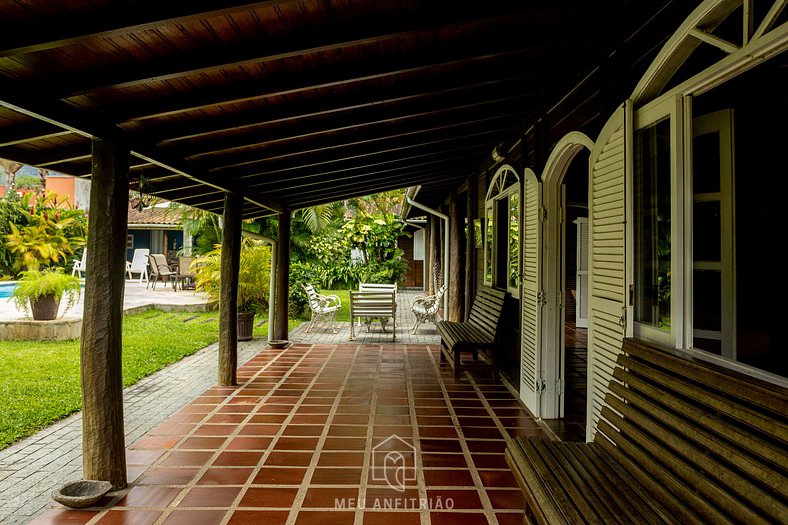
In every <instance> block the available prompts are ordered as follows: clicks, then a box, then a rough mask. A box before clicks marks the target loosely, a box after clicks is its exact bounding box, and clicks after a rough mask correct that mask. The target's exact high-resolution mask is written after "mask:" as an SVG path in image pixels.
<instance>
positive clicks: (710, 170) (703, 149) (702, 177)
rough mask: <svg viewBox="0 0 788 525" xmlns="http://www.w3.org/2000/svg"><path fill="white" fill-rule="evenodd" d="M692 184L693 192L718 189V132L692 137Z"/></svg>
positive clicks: (707, 191) (716, 190)
mask: <svg viewBox="0 0 788 525" xmlns="http://www.w3.org/2000/svg"><path fill="white" fill-rule="evenodd" d="M692 184H693V186H694V192H695V194H698V193H716V192H718V191H720V135H719V133H706V134H704V135H698V136H696V137H695V138H694V139H693V141H692Z"/></svg>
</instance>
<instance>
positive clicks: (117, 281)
mask: <svg viewBox="0 0 788 525" xmlns="http://www.w3.org/2000/svg"><path fill="white" fill-rule="evenodd" d="M128 172H129V148H128V146H127V145H126V144H123V143H120V142H119V141H104V140H98V139H94V140H93V160H92V175H91V181H92V183H91V190H90V218H89V220H88V244H87V247H86V249H87V251H88V258H87V271H86V272H85V306H84V313H83V316H82V319H83V320H82V323H83V324H82V341H81V343H80V354H81V361H82V366H81V374H82V467H83V474H84V478H85V479H98V480H105V481H109V482H110V483H112V488H113V489H115V490H118V489H121V488H123V487H125V486H126V447H125V436H124V431H123V375H122V370H121V352H122V340H123V335H122V324H123V287H124V282H125V281H124V274H125V271H126V264H125V263H126V231H127V230H126V226H127V220H128V217H127V210H128V196H129V191H128Z"/></svg>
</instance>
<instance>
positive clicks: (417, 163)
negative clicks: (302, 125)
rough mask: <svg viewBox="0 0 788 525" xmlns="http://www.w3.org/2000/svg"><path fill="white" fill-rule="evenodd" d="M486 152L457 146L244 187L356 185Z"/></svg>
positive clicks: (480, 147)
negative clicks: (341, 182) (369, 179)
mask: <svg viewBox="0 0 788 525" xmlns="http://www.w3.org/2000/svg"><path fill="white" fill-rule="evenodd" d="M488 149H489V145H487V144H479V145H476V146H471V147H459V148H455V149H453V150H450V151H441V152H429V153H426V154H424V155H416V156H411V157H400V158H396V159H393V160H391V161H390V162H387V163H376V164H371V165H367V166H358V167H353V168H348V169H343V170H334V171H333V172H329V173H326V172H320V173H318V172H313V173H312V174H311V175H307V176H303V175H302V176H299V177H292V176H290V177H287V178H283V179H280V180H265V181H264V182H259V183H258V182H255V179H249V183H248V184H246V185H244V187H245V188H248V190H249V191H252V192H261V191H273V192H276V191H280V190H281V189H282V188H287V187H292V186H298V187H300V188H301V187H312V186H315V185H319V184H323V183H324V181H326V180H332V181H340V180H341V181H346V180H353V181H355V182H356V183H359V182H360V181H363V180H364V179H366V178H380V177H382V176H391V175H393V176H399V175H401V174H402V172H403V171H405V172H407V171H409V170H411V171H412V170H419V169H420V170H422V171H424V169H425V168H427V169H431V170H434V169H435V168H434V167H433V166H434V165H435V164H446V163H449V162H458V161H463V163H466V162H467V161H468V160H469V159H471V158H474V157H478V155H479V153H480V152H484V151H486V150H488Z"/></svg>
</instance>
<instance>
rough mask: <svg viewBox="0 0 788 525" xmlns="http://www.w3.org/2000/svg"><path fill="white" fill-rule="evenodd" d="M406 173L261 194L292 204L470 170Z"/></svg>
mask: <svg viewBox="0 0 788 525" xmlns="http://www.w3.org/2000/svg"><path fill="white" fill-rule="evenodd" d="M403 171H404V173H400V174H398V175H397V176H389V177H373V176H370V177H368V178H366V179H365V181H364V184H359V183H358V182H357V181H348V180H346V179H338V180H332V181H326V182H325V183H323V184H321V185H319V186H311V187H308V188H309V189H308V190H307V189H305V187H303V186H295V187H293V188H292V189H283V190H281V191H278V192H271V191H266V192H265V193H260V195H265V196H266V197H270V198H274V199H278V200H281V201H282V202H285V201H287V202H290V201H291V200H292V196H293V195H296V196H298V197H299V198H306V197H309V198H312V197H315V196H319V195H325V194H329V193H331V194H333V193H337V192H339V193H342V192H344V191H347V190H354V189H356V188H358V187H359V186H363V187H364V188H365V189H367V188H372V189H374V188H376V187H378V186H382V185H388V184H391V183H401V184H402V185H403V186H408V185H411V184H426V183H428V182H434V181H437V180H441V179H444V178H446V177H447V176H448V175H447V174H454V173H459V172H463V173H465V174H467V173H468V172H469V170H468V169H467V168H466V167H464V166H457V165H450V166H446V167H440V166H437V167H433V168H430V169H424V170H420V171H419V170H403Z"/></svg>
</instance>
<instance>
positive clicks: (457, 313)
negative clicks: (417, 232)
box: [447, 193, 465, 322]
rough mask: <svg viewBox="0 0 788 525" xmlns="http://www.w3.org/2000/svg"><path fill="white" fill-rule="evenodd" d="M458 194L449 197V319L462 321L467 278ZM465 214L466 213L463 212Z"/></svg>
mask: <svg viewBox="0 0 788 525" xmlns="http://www.w3.org/2000/svg"><path fill="white" fill-rule="evenodd" d="M457 201H458V196H457V194H456V193H452V194H451V196H450V197H449V231H448V232H447V235H449V254H448V255H449V287H448V295H449V314H448V320H449V321H455V322H460V321H462V320H463V314H464V311H463V303H464V301H465V293H464V290H463V288H464V287H463V286H462V284H463V279H464V278H465V264H464V262H465V261H463V260H462V252H463V249H462V248H463V246H462V245H463V244H464V243H465V236H464V235H463V231H462V226H463V224H462V223H463V221H462V220H461V215H460V213H459V206H458V203H457ZM463 215H464V214H463Z"/></svg>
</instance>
